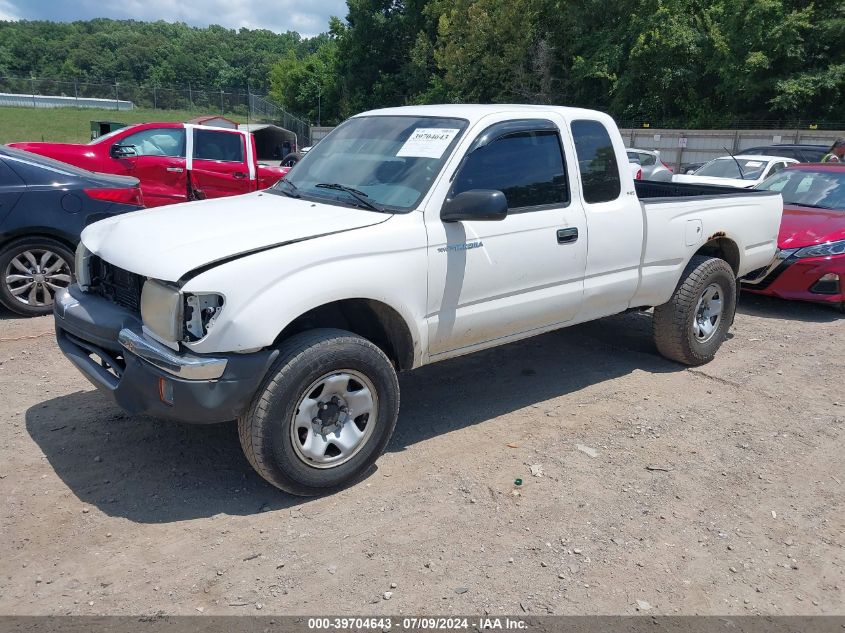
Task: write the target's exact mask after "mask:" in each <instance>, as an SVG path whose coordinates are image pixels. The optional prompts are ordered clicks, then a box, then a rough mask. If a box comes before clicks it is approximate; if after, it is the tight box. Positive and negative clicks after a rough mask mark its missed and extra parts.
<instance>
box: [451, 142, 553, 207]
mask: <svg viewBox="0 0 845 633" xmlns="http://www.w3.org/2000/svg"><path fill="white" fill-rule="evenodd" d="M470 189H496V190H498V191H501V192H503V193H504V194H505V197H506V198H507V200H508V208H509V209H519V208H524V207H538V206H544V205H550V204H558V205H560V204H565V203H566V202H568V201H569V188H568V187H567V183H566V169H565V167H564V163H563V152H562V150H561V146H560V138H559V137H558V135H557V133H556V132H552V131H526V132H515V133H513V134H508V135H506V136H503V137H501V138H498V139H496V140H495V141H493V142H492V143H490V144H489V145H484V146H482V147H479V148H478V149H476V150H475V151H474V152H472V153H471V154H470V155H469V156H468V157H467V159H466V161H465V162H464V164H463V166H462V167H461V170H460V172H459V173H458V175H457V177H456V178H455V184H454V185H453V186H452V195H457V194H459V193H462V192H464V191H469V190H470Z"/></svg>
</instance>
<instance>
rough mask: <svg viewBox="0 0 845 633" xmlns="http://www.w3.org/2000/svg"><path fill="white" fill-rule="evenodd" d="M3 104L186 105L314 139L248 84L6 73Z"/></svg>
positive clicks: (0, 91) (0, 93) (0, 81)
mask: <svg viewBox="0 0 845 633" xmlns="http://www.w3.org/2000/svg"><path fill="white" fill-rule="evenodd" d="M0 106H17V107H28V108H60V107H78V108H101V109H107V110H118V111H121V110H134V109H136V108H142V109H149V110H182V111H185V112H188V113H191V114H197V115H199V114H220V115H223V116H225V115H227V114H231V115H236V116H238V117H239V118H242V119H244V118H245V119H247V121H248V122H251V123H258V122H265V123H273V124H275V125H279V126H281V127H283V128H285V129H287V130H290V131H292V132H294V133H296V135H297V137H298V138H299V139H301V140H300V144H304V142H305V141H308V139H309V136H310V134H309V125H308V123H307V122H306V121H304V120H302V119H300V118H299V117H296V116H294V115H292V114H290V113H289V112H287V111H285V110H284V109H283V108H281V107H279V106H278V105H276V104H275V103H273V102H272V101H270V100H269V99H268V98H267V96H266V95H257V94H254V93H252V92H251V91H247V90H223V89H215V88H207V87H195V86H192V85H191V84H188V85H186V86H185V87H183V88H172V87H170V88H162V87H159V86H145V85H137V84H131V83H121V82H119V81H116V82H114V83H91V82H82V81H70V80H61V79H43V78H37V77H0Z"/></svg>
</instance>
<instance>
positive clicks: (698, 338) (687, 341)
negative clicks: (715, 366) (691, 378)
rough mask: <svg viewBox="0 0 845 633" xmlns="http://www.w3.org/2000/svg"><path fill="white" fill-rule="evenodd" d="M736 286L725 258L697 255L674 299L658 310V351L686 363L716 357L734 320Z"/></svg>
mask: <svg viewBox="0 0 845 633" xmlns="http://www.w3.org/2000/svg"><path fill="white" fill-rule="evenodd" d="M736 289H737V285H736V276H735V275H734V272H733V269H731V267H730V266H729V265H728V263H727V262H726V261H725V260H723V259H718V258H715V257H706V256H702V255H696V256H695V257H693V258H692V260H690V263H689V264H687V267H686V269H685V270H684V273H683V275H681V280H680V281H679V282H678V287H677V288H675V292H674V294H673V295H672V298H671V299H670V300H669V301H668V302H666V303H664V304H663V305H661V306H657V307H656V308H655V309H654V319H653V326H654V342H655V343H656V344H657V350H658V351H659V352H660V353H661V354H662V355H663V356H665V357H666V358H668V359H670V360H674V361H677V362H679V363H683V364H684V365H703V364H704V363H708V362H710V361H711V360H713V357H714V356H715V355H716V352H717V351H718V349H719V347H721V345H722V343H723V342H724V340H725V337H726V336H727V333H728V329H729V328H730V326H731V324H732V323H733V318H734V312H735V311H736V294H737V290H736Z"/></svg>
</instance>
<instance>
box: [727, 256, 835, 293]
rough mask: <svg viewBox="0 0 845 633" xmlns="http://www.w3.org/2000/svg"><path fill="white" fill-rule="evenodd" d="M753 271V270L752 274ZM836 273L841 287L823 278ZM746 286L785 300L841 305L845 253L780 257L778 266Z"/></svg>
mask: <svg viewBox="0 0 845 633" xmlns="http://www.w3.org/2000/svg"><path fill="white" fill-rule="evenodd" d="M752 274H753V273H752ZM830 275H836V276H838V278H839V283H838V287H837V285H836V284H834V283H825V282H823V280H822V278H823V277H825V276H830ZM742 289H743V290H744V291H749V292H755V293H758V294H764V295H771V296H774V297H780V298H782V299H795V300H799V301H813V302H817V303H833V304H839V303H843V302H845V255H835V256H833V257H806V258H801V259H798V258H795V257H792V256H789V257H786V258H783V259H781V260H776V261H775V262H774V265H773V266H772V267H771V268H770V269H769V270H767V271H764V272H763V273H761V274H760V275H759V276H758V277H757V278H756V279H753V280H751V281H749V280H747V279H744V280H743V285H742Z"/></svg>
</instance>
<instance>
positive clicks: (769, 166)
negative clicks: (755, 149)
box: [672, 154, 798, 189]
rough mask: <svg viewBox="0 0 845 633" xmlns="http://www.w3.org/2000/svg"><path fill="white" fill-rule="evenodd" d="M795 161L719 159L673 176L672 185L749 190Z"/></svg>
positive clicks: (755, 157) (759, 157)
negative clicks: (694, 169) (688, 172)
mask: <svg viewBox="0 0 845 633" xmlns="http://www.w3.org/2000/svg"><path fill="white" fill-rule="evenodd" d="M797 162H798V161H797V160H795V159H794V158H784V157H783V156H751V155H748V156H744V155H742V154H740V155H738V156H722V157H720V158H716V159H714V160H711V161H710V162H708V163H704V165H702V166H701V167H700V168H698V169H697V170H696V171H695V172H694V173H692V174H675V175H674V176H672V182H682V183H697V184H704V185H722V186H723V187H742V188H744V189H749V188H751V187H753V186H755V185H757V184H759V183H761V182H763V181H764V180H765V179H766V178H768V177H769V176H771V175H772V174H774V173H776V172H778V171H780V170H781V169H783V168H784V167H786V166H787V165H792V164H794V163H797Z"/></svg>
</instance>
